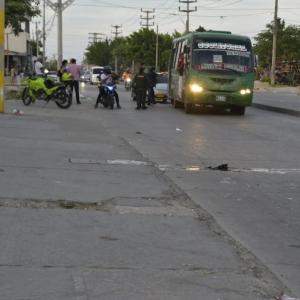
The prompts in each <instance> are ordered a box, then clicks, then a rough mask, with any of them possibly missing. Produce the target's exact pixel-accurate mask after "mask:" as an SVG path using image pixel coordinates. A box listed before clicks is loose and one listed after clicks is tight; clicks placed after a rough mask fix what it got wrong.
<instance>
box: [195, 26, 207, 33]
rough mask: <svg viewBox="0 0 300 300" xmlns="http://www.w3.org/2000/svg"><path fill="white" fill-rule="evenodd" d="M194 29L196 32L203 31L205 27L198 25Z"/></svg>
mask: <svg viewBox="0 0 300 300" xmlns="http://www.w3.org/2000/svg"><path fill="white" fill-rule="evenodd" d="M195 31H196V32H205V31H206V29H205V28H204V27H202V26H201V25H200V26H199V27H198V28H197V29H196V30H195Z"/></svg>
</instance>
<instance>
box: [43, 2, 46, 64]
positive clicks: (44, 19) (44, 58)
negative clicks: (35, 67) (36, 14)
mask: <svg viewBox="0 0 300 300" xmlns="http://www.w3.org/2000/svg"><path fill="white" fill-rule="evenodd" d="M45 64H46V0H43V66H44V67H45Z"/></svg>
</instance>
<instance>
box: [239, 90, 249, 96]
mask: <svg viewBox="0 0 300 300" xmlns="http://www.w3.org/2000/svg"><path fill="white" fill-rule="evenodd" d="M240 93H241V95H248V94H251V90H250V89H243V90H240Z"/></svg>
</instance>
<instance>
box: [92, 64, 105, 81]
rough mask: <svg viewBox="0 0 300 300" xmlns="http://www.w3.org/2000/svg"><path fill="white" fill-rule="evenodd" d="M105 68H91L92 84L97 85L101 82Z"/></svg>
mask: <svg viewBox="0 0 300 300" xmlns="http://www.w3.org/2000/svg"><path fill="white" fill-rule="evenodd" d="M103 69H104V68H103V67H92V68H91V79H90V82H91V84H97V83H98V82H99V76H100V75H101V73H102V72H103Z"/></svg>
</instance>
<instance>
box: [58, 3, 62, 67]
mask: <svg viewBox="0 0 300 300" xmlns="http://www.w3.org/2000/svg"><path fill="white" fill-rule="evenodd" d="M62 12H63V11H62V0H57V68H60V66H61V64H62V59H63V39H62V33H63V27H62V26H63V24H62Z"/></svg>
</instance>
